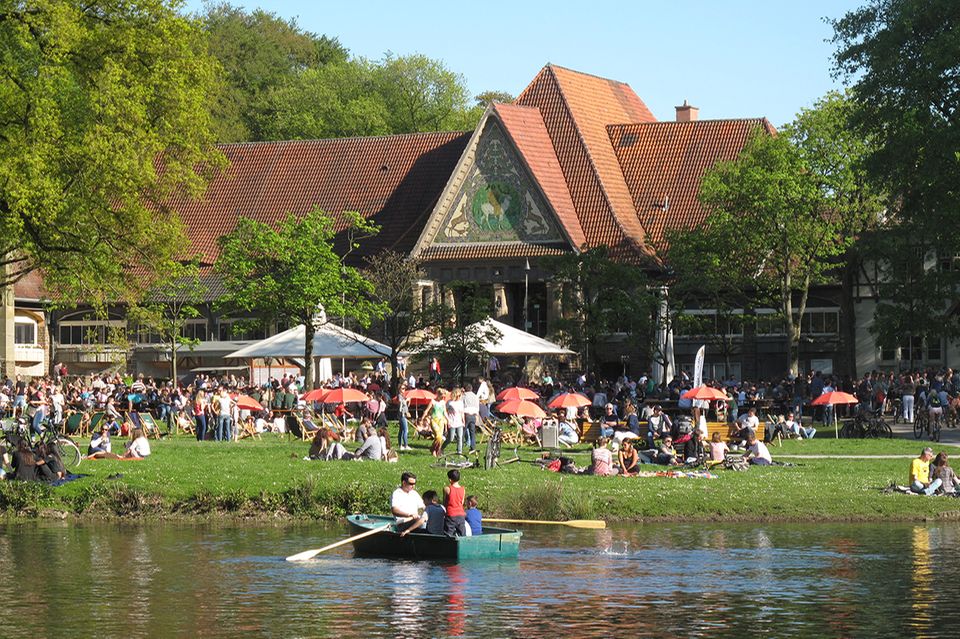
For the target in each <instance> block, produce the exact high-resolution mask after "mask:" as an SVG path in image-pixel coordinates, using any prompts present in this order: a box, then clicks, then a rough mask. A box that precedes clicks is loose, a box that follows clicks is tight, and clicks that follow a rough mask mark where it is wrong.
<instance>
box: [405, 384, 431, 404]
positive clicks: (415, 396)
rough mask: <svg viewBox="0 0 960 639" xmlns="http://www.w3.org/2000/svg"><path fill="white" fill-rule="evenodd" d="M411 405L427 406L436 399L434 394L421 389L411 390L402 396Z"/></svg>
mask: <svg viewBox="0 0 960 639" xmlns="http://www.w3.org/2000/svg"><path fill="white" fill-rule="evenodd" d="M403 396H404V397H406V398H407V401H408V402H410V403H411V404H429V403H430V402H432V401H433V400H435V399H436V398H437V396H436V394H434V393H431V392H430V391H428V390H424V389H423V388H411V389H410V390H408V391H407V392H405V393H404V394H403Z"/></svg>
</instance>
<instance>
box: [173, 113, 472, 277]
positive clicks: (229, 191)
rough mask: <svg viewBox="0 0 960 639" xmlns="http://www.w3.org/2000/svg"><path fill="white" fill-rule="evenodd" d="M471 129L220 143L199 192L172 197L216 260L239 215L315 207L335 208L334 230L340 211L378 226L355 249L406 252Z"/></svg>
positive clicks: (267, 218)
mask: <svg viewBox="0 0 960 639" xmlns="http://www.w3.org/2000/svg"><path fill="white" fill-rule="evenodd" d="M469 137H470V133H469V132H466V133H464V132H442V133H413V134H408V135H390V136H382V137H369V138H342V139H333V140H305V141H290V142H255V143H243V144H225V145H222V146H221V147H220V148H221V150H222V151H223V153H224V154H225V155H226V156H227V158H228V160H229V161H230V165H229V167H228V168H227V169H226V170H225V171H224V172H223V173H222V174H220V175H219V176H217V177H215V178H214V179H213V180H212V181H211V182H210V185H209V187H208V188H207V191H206V193H205V194H204V196H203V197H202V198H201V199H199V200H188V199H183V200H179V201H174V202H171V204H172V205H173V207H174V208H175V209H176V210H178V211H179V212H180V215H181V217H182V219H183V222H184V225H185V226H186V231H187V235H188V237H189V238H190V240H191V243H192V247H191V248H192V249H193V252H194V253H199V254H201V255H202V256H203V261H204V263H213V262H214V261H215V260H216V257H217V255H218V254H219V249H218V247H217V238H219V237H220V236H221V235H224V234H226V233H229V232H230V231H232V230H233V229H234V227H235V226H236V224H237V221H238V219H239V218H240V217H241V216H245V217H249V218H252V219H255V220H259V221H261V222H265V223H272V222H275V221H276V220H278V219H279V218H280V217H282V216H283V215H284V214H286V213H288V212H293V213H306V212H308V211H310V210H311V209H313V208H314V207H318V208H320V209H322V210H324V211H327V212H328V213H330V214H332V215H333V216H334V219H335V224H336V227H337V230H338V231H339V230H342V229H343V228H344V226H345V223H344V218H343V217H342V215H340V214H341V213H342V212H344V211H358V212H360V213H361V214H362V215H363V216H364V217H365V218H367V219H370V220H372V221H374V222H376V223H378V224H380V225H381V226H382V230H381V231H380V233H379V235H377V236H376V237H375V238H373V239H372V240H369V241H366V242H364V243H363V244H362V246H361V248H360V253H358V255H357V256H358V257H362V256H364V255H368V254H375V253H377V252H379V251H382V250H386V249H394V250H396V251H400V252H403V253H407V252H409V251H410V249H411V248H412V247H413V244H414V242H415V241H416V239H417V236H418V234H419V232H420V230H421V228H422V226H423V223H424V222H425V220H426V217H427V216H428V215H429V213H430V211H431V209H432V207H433V204H434V202H435V201H436V199H437V198H438V197H439V195H440V192H441V190H442V189H443V186H444V184H445V183H446V181H447V179H448V178H449V177H450V173H451V172H452V171H453V167H454V166H455V165H456V162H457V160H458V159H459V157H460V155H461V153H462V152H463V149H464V147H465V146H466V143H467V141H468V139H469ZM340 243H342V240H341V242H340Z"/></svg>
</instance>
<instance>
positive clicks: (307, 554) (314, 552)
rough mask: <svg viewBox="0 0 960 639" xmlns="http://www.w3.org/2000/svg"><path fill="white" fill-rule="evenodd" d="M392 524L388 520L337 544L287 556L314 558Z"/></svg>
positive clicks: (292, 557) (294, 559)
mask: <svg viewBox="0 0 960 639" xmlns="http://www.w3.org/2000/svg"><path fill="white" fill-rule="evenodd" d="M392 525H393V522H388V523H386V524H383V525H382V526H377V527H376V528H372V529H370V530H368V531H366V532H362V533H360V534H359V535H354V536H353V537H347V538H346V539H344V540H342V541H338V542H337V543H335V544H330V545H329V546H324V547H323V548H317V549H315V550H304V551H303V552H298V553H297V554H295V555H290V556H289V557H287V561H306V560H307V559H313V558H314V557H316V556H317V555H319V554H320V553H322V552H326V551H328V550H333V549H334V548H339V547H340V546H343V545H344V544H349V543H350V542H351V541H355V540H357V539H363V538H364V537H369V536H370V535H376V534H377V533H378V532H382V531H384V530H386V529H387V528H389V527H390V526H392Z"/></svg>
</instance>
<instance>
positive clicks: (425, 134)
mask: <svg viewBox="0 0 960 639" xmlns="http://www.w3.org/2000/svg"><path fill="white" fill-rule="evenodd" d="M464 133H470V131H413V132H411V133H387V134H384V135H352V136H346V137H339V138H306V139H303V140H248V141H244V142H217V144H216V145H217V146H218V147H220V148H223V147H241V146H269V145H282V144H290V145H292V144H308V143H311V142H346V141H349V140H387V139H398V138H412V137H417V136H421V137H431V136H441V135H453V136H458V135H463V134H464Z"/></svg>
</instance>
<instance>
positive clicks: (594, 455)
mask: <svg viewBox="0 0 960 639" xmlns="http://www.w3.org/2000/svg"><path fill="white" fill-rule="evenodd" d="M608 442H609V440H608V439H607V438H606V437H601V438H600V439H598V440H597V441H596V442H594V444H593V451H592V452H591V453H590V470H589V471H588V474H590V475H616V474H617V471H616V470H614V468H613V453H611V452H610V449H609V448H607V443H608Z"/></svg>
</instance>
